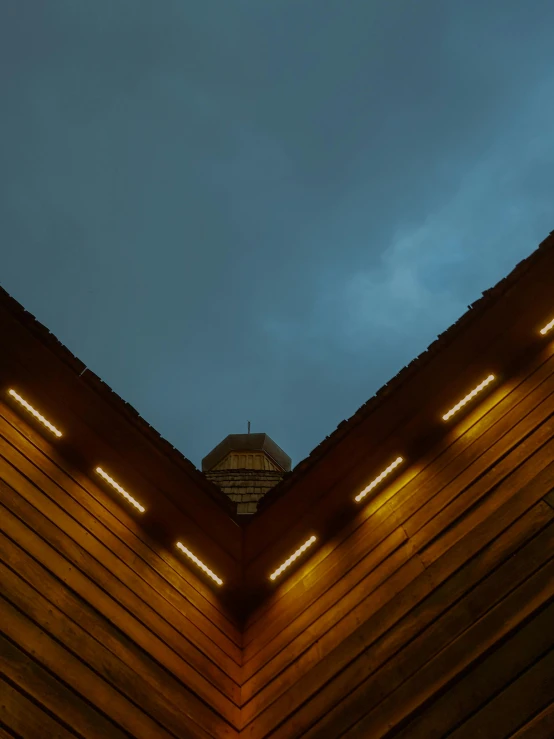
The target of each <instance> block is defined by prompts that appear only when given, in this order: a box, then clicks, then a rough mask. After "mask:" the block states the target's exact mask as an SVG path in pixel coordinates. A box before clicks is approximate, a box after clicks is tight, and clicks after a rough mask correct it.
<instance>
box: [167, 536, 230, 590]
mask: <svg viewBox="0 0 554 739" xmlns="http://www.w3.org/2000/svg"><path fill="white" fill-rule="evenodd" d="M177 547H178V548H179V549H180V550H181V551H182V552H184V553H185V554H186V555H187V557H188V558H189V559H192V561H193V562H194V564H195V565H198V567H200V569H201V570H202V571H203V572H205V573H206V575H209V576H210V577H211V578H212V580H213V581H214V582H216V583H217V584H218V585H223V580H222V579H221V578H219V577H218V576H217V575H216V574H215V573H214V572H212V571H211V570H210V568H209V567H206V565H205V564H204V562H201V561H200V560H199V559H198V557H196V556H195V555H194V554H193V553H192V552H191V551H190V549H187V548H186V546H185V545H184V544H181V542H180V541H178V542H177Z"/></svg>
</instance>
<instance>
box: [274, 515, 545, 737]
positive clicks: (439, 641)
mask: <svg viewBox="0 0 554 739" xmlns="http://www.w3.org/2000/svg"><path fill="white" fill-rule="evenodd" d="M552 520H553V516H552V515H551V513H550V511H549V510H548V508H547V506H545V505H544V503H542V502H539V503H538V504H537V505H535V506H534V507H533V508H532V509H531V510H530V511H528V513H526V514H525V515H524V516H522V517H521V518H520V519H518V520H517V521H516V522H515V523H514V524H513V525H512V526H510V527H509V528H508V529H507V530H506V531H505V532H504V533H503V534H501V535H500V536H499V537H498V538H497V539H495V540H494V541H492V542H491V544H490V545H489V546H487V547H486V548H485V549H484V550H482V551H481V552H480V553H479V554H478V555H477V556H476V557H474V558H473V559H471V560H470V561H469V562H467V563H466V564H465V565H464V567H462V568H461V569H460V570H458V572H456V573H455V575H453V576H452V577H451V578H450V579H448V580H446V581H445V582H444V583H443V584H442V585H441V586H439V587H438V588H436V589H435V590H434V591H433V592H432V593H431V594H430V596H429V597H428V598H426V599H425V600H424V601H423V602H422V603H421V604H420V605H419V606H418V607H417V608H415V609H414V610H413V611H412V612H411V613H409V614H408V615H407V616H406V617H405V618H404V619H402V620H401V621H399V622H398V623H397V624H396V625H395V626H394V627H393V628H392V629H391V630H389V631H388V632H386V633H385V634H384V635H383V637H382V638H381V639H379V640H378V641H377V642H376V643H374V644H373V645H372V646H371V648H370V649H368V650H366V651H365V652H362V653H361V654H360V656H359V657H358V658H357V659H356V660H355V661H354V662H352V663H351V664H350V665H349V666H348V667H347V668H346V669H345V670H344V671H342V672H341V673H340V674H338V675H337V676H336V677H335V678H334V679H333V680H332V681H331V682H330V683H328V684H327V685H325V686H324V687H323V688H322V689H321V690H320V691H319V692H318V693H317V694H316V695H315V696H314V697H313V698H312V700H310V701H309V703H307V704H306V705H305V706H303V707H302V708H301V709H300V711H299V712H298V713H297V714H296V715H295V716H294V718H293V719H292V723H293V725H294V727H295V730H297V731H298V732H299V734H300V733H301V735H302V736H304V737H305V738H306V739H325V738H326V737H329V736H340V735H341V734H342V733H343V732H344V730H345V729H347V728H348V727H350V726H351V725H353V724H354V723H355V722H356V721H357V720H359V719H360V718H362V717H363V716H364V715H365V714H366V713H368V711H370V710H371V709H372V708H374V707H375V706H376V705H377V704H378V703H379V701H380V700H382V698H383V696H384V695H386V694H390V693H392V691H394V690H395V689H396V688H397V687H398V686H399V685H400V684H401V683H402V682H404V681H405V680H406V679H408V678H409V677H410V676H411V675H413V674H414V673H415V672H416V671H417V670H418V669H420V668H421V667H423V666H424V665H425V664H426V662H427V661H428V660H429V659H430V658H431V657H433V656H434V655H435V654H437V653H438V652H439V651H440V650H441V649H443V648H444V647H445V646H447V645H448V644H449V643H450V642H451V641H453V640H454V639H455V638H457V637H458V636H459V634H461V633H462V631H463V630H464V629H465V628H468V627H469V626H471V624H472V623H473V622H474V621H475V620H476V619H477V618H480V617H481V616H482V615H483V614H484V613H485V612H486V611H487V610H488V609H489V608H492V607H493V606H494V605H496V604H497V603H498V602H499V601H500V600H501V599H502V598H503V597H505V596H506V594H507V593H508V592H509V591H510V590H511V589H512V588H513V587H515V586H517V585H519V584H520V583H521V582H523V581H524V580H525V579H526V578H527V577H528V576H529V575H531V574H532V573H533V572H534V571H535V570H536V569H537V567H538V566H540V564H542V563H543V562H544V561H545V560H547V559H548V557H549V556H552V555H553V554H554V526H553V525H552ZM549 524H550V525H549ZM545 527H546V528H545ZM539 532H540V533H539ZM526 542H527V543H526ZM310 726H311V727H312V728H308V727H310ZM288 728H289V730H290V731H291V734H290V735H291V736H293V732H292V727H291V726H289V727H288Z"/></svg>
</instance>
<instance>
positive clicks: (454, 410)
mask: <svg viewBox="0 0 554 739" xmlns="http://www.w3.org/2000/svg"><path fill="white" fill-rule="evenodd" d="M493 380H494V375H489V376H488V377H487V379H486V380H483V382H482V383H481V384H480V385H477V387H476V388H475V389H474V390H472V391H471V392H470V393H469V394H468V395H466V396H465V398H462V400H460V402H459V403H456V405H455V406H454V408H451V409H450V410H449V411H448V413H445V414H444V416H443V417H442V419H443V421H448V419H449V418H452V416H453V415H454V414H455V413H457V412H458V411H459V410H460V408H463V406H464V405H465V404H466V403H469V401H470V400H471V399H472V398H474V397H475V396H476V395H477V394H478V393H480V392H481V390H483V389H484V388H486V387H487V385H489V384H490V383H491V382H492V381H493Z"/></svg>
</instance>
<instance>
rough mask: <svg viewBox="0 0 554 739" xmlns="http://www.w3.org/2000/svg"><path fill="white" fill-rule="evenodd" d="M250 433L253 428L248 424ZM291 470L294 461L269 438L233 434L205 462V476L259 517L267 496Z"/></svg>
mask: <svg viewBox="0 0 554 739" xmlns="http://www.w3.org/2000/svg"><path fill="white" fill-rule="evenodd" d="M248 427H249V429H250V424H248ZM290 468H291V459H290V457H289V456H288V454H285V452H284V451H283V450H282V449H281V447H280V446H278V445H277V444H276V443H275V442H274V441H273V439H271V438H270V437H269V436H268V435H267V434H251V433H250V431H249V432H248V433H247V434H229V436H226V437H225V439H223V441H221V442H220V443H219V444H218V445H217V446H216V447H214V449H212V451H211V452H210V453H209V454H207V455H206V456H205V457H204V459H203V460H202V472H204V474H205V475H206V477H207V478H208V479H209V480H211V481H212V482H214V483H215V484H216V485H217V486H218V487H220V488H221V489H222V490H223V492H224V493H226V494H227V495H228V496H229V498H230V499H231V500H232V501H234V502H235V503H236V504H237V513H241V514H249V513H255V512H256V510H257V506H258V501H260V500H261V499H262V498H263V497H264V495H265V494H266V493H267V492H268V491H269V490H271V488H273V487H275V485H277V483H278V482H280V481H281V479H282V478H283V475H284V474H285V472H289V471H290Z"/></svg>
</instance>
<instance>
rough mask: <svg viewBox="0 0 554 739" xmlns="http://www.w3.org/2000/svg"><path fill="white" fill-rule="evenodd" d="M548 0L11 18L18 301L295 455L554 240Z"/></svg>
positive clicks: (8, 168) (8, 50)
mask: <svg viewBox="0 0 554 739" xmlns="http://www.w3.org/2000/svg"><path fill="white" fill-rule="evenodd" d="M553 29H554V3H553V2H552V1H551V0H452V1H449V0H419V1H418V2H415V1H414V0H394V2H393V1H391V0H332V1H330V0H88V1H85V0H82V1H81V2H79V1H78V0H2V2H1V4H0V82H1V90H0V93H1V97H0V100H1V115H0V132H1V139H0V141H1V148H0V186H1V193H0V237H1V240H0V244H1V246H0V250H1V252H2V260H1V265H2V266H1V270H0V284H2V286H3V287H4V288H5V289H6V290H7V291H8V292H9V293H10V294H12V295H13V296H14V297H15V298H16V299H17V300H18V301H19V302H21V303H22V304H23V305H24V306H25V307H26V308H27V309H28V310H29V311H31V313H33V314H34V315H36V316H37V318H38V319H39V320H40V321H41V322H42V323H44V324H45V325H46V326H47V327H48V328H49V329H50V330H51V331H52V332H53V333H54V334H55V335H56V336H57V337H58V338H59V339H60V340H61V341H62V342H63V343H64V344H65V345H66V346H68V347H69V349H70V350H71V351H72V352H73V353H74V354H76V355H77V356H78V357H79V358H80V359H81V360H83V361H84V362H85V363H86V364H87V365H88V366H89V367H90V368H91V369H92V370H93V371H94V372H96V373H97V374H98V375H100V377H101V378H102V379H103V380H104V381H105V382H107V383H108V385H110V386H111V387H112V388H113V389H114V390H115V391H116V392H117V393H118V394H120V395H121V396H122V397H123V398H124V399H125V400H127V401H128V402H129V403H131V404H132V405H133V406H134V407H135V408H137V410H138V411H139V412H140V413H141V415H143V416H144V417H145V418H146V420H147V421H148V422H149V423H151V424H152V425H153V426H154V427H155V428H156V429H157V430H158V431H159V432H160V433H161V434H162V435H163V436H165V437H166V438H167V439H168V440H169V441H170V442H171V443H172V444H174V445H175V446H177V447H178V448H179V449H180V451H182V452H183V454H184V455H185V456H186V457H188V458H189V459H191V460H192V462H194V464H196V465H197V466H200V462H201V459H202V457H203V456H204V455H206V454H207V453H208V452H209V451H210V450H211V449H212V447H213V446H215V445H216V444H217V443H218V442H219V441H221V439H222V438H223V437H225V436H226V435H227V434H229V433H243V432H245V431H246V428H247V421H248V420H251V422H252V431H256V432H266V433H268V434H269V435H270V436H271V437H272V438H273V439H274V440H275V441H276V442H277V443H278V444H279V445H280V446H281V447H282V448H283V449H284V450H285V451H286V452H287V453H289V454H290V455H291V457H292V458H293V465H295V464H297V463H298V462H299V461H300V460H301V459H302V458H304V457H305V456H306V455H307V454H308V453H309V452H310V450H311V449H312V448H313V447H314V446H316V445H317V444H318V443H319V442H320V441H321V440H322V439H323V438H324V437H325V436H327V435H329V434H330V433H331V432H332V431H333V430H334V429H335V427H336V426H337V424H338V423H339V422H340V421H342V420H343V419H344V418H348V417H349V416H351V415H352V413H354V412H355V411H356V409H357V408H358V407H359V406H360V405H362V404H363V403H364V402H365V401H366V400H367V399H368V398H369V397H370V396H372V395H373V394H374V393H375V392H376V391H377V390H378V388H379V387H380V386H381V385H383V384H384V383H385V382H387V381H388V380H389V379H390V378H391V377H392V376H394V375H395V374H396V373H397V372H398V371H399V370H400V369H401V368H402V367H403V366H404V365H405V364H407V363H408V362H409V361H410V360H411V359H413V358H414V357H415V356H416V355H418V354H419V353H420V352H421V351H423V350H424V349H425V348H426V347H427V346H428V345H429V344H430V343H431V342H432V341H433V340H434V338H435V337H436V336H437V334H439V333H441V332H442V331H443V330H445V329H446V328H448V326H450V325H451V324H452V323H453V322H454V321H455V320H456V319H457V318H458V317H459V316H460V315H461V314H462V313H463V312H464V311H465V310H466V308H467V305H468V304H469V303H472V302H473V301H475V300H476V299H477V298H478V297H480V295H481V293H482V291H483V290H486V289H487V288H489V287H490V286H491V285H493V284H494V283H495V282H497V281H498V280H499V279H501V278H502V277H504V276H505V275H506V274H507V273H508V272H509V271H510V270H511V269H512V268H513V267H514V266H515V264H516V263H517V262H518V261H519V260H521V259H522V258H524V257H525V256H527V255H528V254H529V253H531V252H532V251H533V250H534V249H535V248H536V247H537V245H538V244H539V242H540V241H541V240H542V239H543V238H545V237H546V236H547V235H548V233H549V231H551V230H553V229H554V182H553V176H554V175H553V173H554V124H553V121H554V43H553V41H552V38H553V33H552V31H553Z"/></svg>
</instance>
